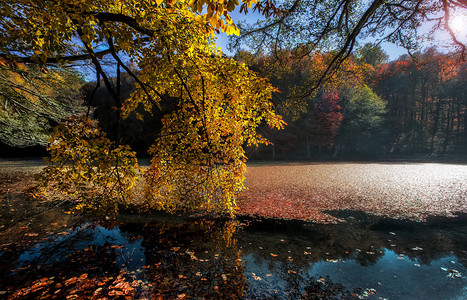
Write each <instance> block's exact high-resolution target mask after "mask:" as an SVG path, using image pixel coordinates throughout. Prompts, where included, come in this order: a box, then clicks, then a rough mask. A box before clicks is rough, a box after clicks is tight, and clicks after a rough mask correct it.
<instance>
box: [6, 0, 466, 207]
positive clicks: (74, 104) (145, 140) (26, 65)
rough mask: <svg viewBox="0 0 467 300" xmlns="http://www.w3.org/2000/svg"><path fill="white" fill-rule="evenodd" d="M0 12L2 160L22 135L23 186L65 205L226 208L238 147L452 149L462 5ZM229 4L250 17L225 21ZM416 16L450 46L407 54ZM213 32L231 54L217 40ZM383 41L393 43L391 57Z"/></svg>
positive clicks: (256, 151)
mask: <svg viewBox="0 0 467 300" xmlns="http://www.w3.org/2000/svg"><path fill="white" fill-rule="evenodd" d="M0 8H1V10H2V20H1V21H0V30H1V31H2V33H3V34H2V37H1V38H0V76H1V79H2V80H1V83H0V101H1V103H0V107H1V108H0V141H1V143H2V144H1V145H2V146H1V149H2V155H4V156H7V155H9V156H12V155H19V154H21V151H20V150H17V149H22V148H24V147H32V148H31V151H33V152H29V153H27V155H29V156H31V155H35V154H31V153H37V154H38V155H39V156H46V157H47V158H48V166H47V167H45V168H44V169H43V171H42V172H41V176H39V177H40V178H38V181H39V182H40V184H39V186H40V188H39V187H38V188H39V190H38V194H37V195H36V196H38V195H42V196H44V197H46V198H47V197H51V193H52V194H53V193H55V192H60V193H64V194H65V195H66V197H71V198H73V199H76V200H77V202H76V203H77V206H76V208H77V210H78V211H88V210H90V211H95V212H96V214H98V213H100V212H103V214H104V215H106V214H109V213H112V212H117V210H118V208H119V207H121V206H127V205H133V204H135V203H139V204H138V205H140V206H141V205H142V204H141V203H140V202H139V201H138V200H135V199H136V198H135V197H136V195H143V194H144V196H142V199H140V200H141V201H142V202H144V205H142V206H144V207H149V208H151V209H156V210H164V211H168V212H175V211H180V210H182V211H184V210H189V211H190V210H202V211H208V212H221V213H228V214H230V215H234V212H235V209H236V199H237V196H238V195H239V194H240V193H241V192H242V191H243V190H244V189H245V182H244V180H245V174H246V173H245V171H246V162H247V160H248V159H266V160H276V159H283V160H296V159H301V160H312V159H355V158H365V159H368V158H385V157H410V156H419V157H428V158H430V157H446V156H459V155H462V154H463V153H464V152H465V145H466V131H465V120H466V90H465V89H466V85H465V80H466V79H465V72H466V70H465V68H466V65H465V63H464V62H465V55H466V47H465V44H464V41H463V31H462V26H459V24H461V25H462V24H463V22H464V21H463V14H462V12H463V10H464V9H466V8H467V5H466V3H465V2H463V1H457V0H442V1H428V0H417V1H408V0H399V1H396V0H394V1H383V0H373V1H369V2H368V3H365V4H363V3H359V1H354V0H342V1H337V2H334V1H313V0H295V1H292V2H288V1H277V2H276V1H269V0H266V1H257V0H247V1H243V2H242V3H240V2H239V1H237V0H228V1H210V0H195V1H189V2H185V1H184V0H180V1H172V0H170V1H169V0H168V1H164V0H161V1H159V0H156V2H155V3H153V2H152V1H140V0H132V1H124V2H120V1H114V2H113V1H104V0H102V1H82V2H80V3H75V2H73V1H68V0H54V1H48V2H47V3H45V6H40V5H39V6H38V5H37V3H36V1H35V0H20V1H15V0H8V1H6V2H2V4H0ZM235 13H240V14H245V15H248V14H251V13H256V14H259V15H261V18H259V19H258V20H256V21H253V22H249V23H248V22H247V23H244V22H237V23H235V21H234V20H233V19H232V16H234V14H235ZM459 21H460V23H459ZM422 24H423V26H425V27H426V26H429V27H431V29H432V31H434V30H441V29H442V30H444V31H445V33H446V34H448V36H449V37H450V39H449V42H448V43H449V48H448V49H449V51H447V52H446V51H445V52H438V51H437V50H436V49H435V48H429V49H427V50H422V49H423V43H422V42H423V41H424V39H427V38H429V36H430V33H428V34H423V33H419V30H418V29H419V28H420V27H421V26H422ZM456 24H457V25H456ZM220 32H224V33H226V34H227V35H230V36H231V43H230V47H231V48H232V49H235V50H236V51H237V52H236V54H235V55H234V56H233V57H228V56H226V55H225V54H224V53H223V52H222V49H220V48H219V47H217V45H216V33H220ZM368 38H370V39H373V40H374V43H363V42H362V41H364V40H365V39H368ZM383 40H384V41H390V42H393V43H395V44H398V45H399V46H403V47H405V48H406V49H407V51H408V55H407V56H402V57H400V58H399V59H397V60H396V61H388V58H387V55H386V53H385V52H384V50H383V49H382V48H381V47H380V46H378V43H379V42H381V41H383ZM245 46H247V49H255V51H250V52H248V51H245V50H244V47H245ZM44 147H46V150H47V151H48V152H47V153H44V151H43V150H41V149H43V148H44ZM23 151H24V150H23ZM26 151H27V150H26ZM145 156H149V157H151V161H150V167H149V168H147V169H145V170H143V169H142V168H141V167H140V166H139V164H138V157H145ZM140 180H143V181H144V184H143V186H144V187H143V191H137V189H136V187H137V186H139V185H138V182H139V181H140Z"/></svg>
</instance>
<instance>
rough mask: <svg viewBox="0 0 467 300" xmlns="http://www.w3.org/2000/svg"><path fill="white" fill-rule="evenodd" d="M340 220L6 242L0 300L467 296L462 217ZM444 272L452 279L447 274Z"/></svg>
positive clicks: (156, 222) (90, 231) (165, 222)
mask: <svg viewBox="0 0 467 300" xmlns="http://www.w3.org/2000/svg"><path fill="white" fill-rule="evenodd" d="M338 217H339V218H341V219H345V220H346V221H347V222H346V223H343V224H326V225H319V224H312V223H305V222H293V221H282V222H279V221H272V220H257V219H242V220H241V221H237V220H222V219H203V218H196V219H193V218H190V219H185V218H176V217H170V218H165V217H164V218H162V217H161V218H158V219H152V220H141V219H132V218H126V219H123V218H122V219H121V220H120V221H119V223H118V224H114V225H106V226H101V225H93V224H90V223H86V224H84V225H80V226H78V227H76V228H74V229H72V230H69V231H67V232H65V233H64V232H58V233H60V234H58V233H57V234H50V235H49V236H46V235H43V236H44V238H46V239H45V240H43V241H39V242H37V243H36V244H35V245H34V246H28V247H25V248H22V247H21V246H20V245H19V244H16V245H15V244H9V245H8V244H5V245H2V248H1V252H0V260H1V266H0V268H1V269H0V271H1V272H2V273H1V275H0V277H1V278H0V293H1V295H0V297H5V298H10V299H37V298H41V297H44V298H51V299H54V298H55V299H65V298H66V297H69V298H70V299H72V298H91V299H99V298H103V297H107V298H121V299H125V298H127V299H133V298H150V299H178V298H193V297H196V298H200V299H201V298H207V299H220V298H222V299H239V298H245V299H256V298H259V299H267V298H271V299H274V298H277V299H284V298H288V299H332V298H333V297H334V298H336V299H352V298H355V297H363V296H365V297H366V296H368V297H370V299H371V297H376V298H377V297H383V298H420V297H421V298H423V297H427V296H428V297H429V298H431V299H437V298H439V299H451V298H456V297H458V298H462V297H464V296H466V295H465V293H466V287H467V281H466V279H465V276H463V275H462V274H464V273H465V267H464V266H465V265H466V259H467V253H466V250H467V238H466V237H467V222H466V217H465V216H460V217H459V218H457V219H456V220H453V219H437V220H432V221H431V222H427V223H415V222H406V221H394V220H389V219H380V218H377V217H371V216H368V215H363V214H357V213H348V212H347V213H340V215H339V216H338ZM39 234H41V233H39ZM39 236H42V235H39ZM444 269H445V270H444ZM452 270H455V271H457V272H459V273H454V274H455V275H456V274H459V276H451V277H449V275H450V274H453V273H452ZM327 276H329V277H327ZM374 292H378V295H377V296H375V295H372V294H374Z"/></svg>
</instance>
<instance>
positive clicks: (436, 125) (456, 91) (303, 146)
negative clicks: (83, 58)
mask: <svg viewBox="0 0 467 300" xmlns="http://www.w3.org/2000/svg"><path fill="white" fill-rule="evenodd" d="M280 56H281V57H280V58H281V59H280V60H277V57H272V56H268V55H262V56H261V55H259V56H255V55H253V54H251V53H248V52H245V51H242V52H238V53H237V55H235V57H234V58H235V59H236V60H237V61H239V62H242V63H246V64H247V65H248V66H249V67H250V68H251V69H252V70H254V71H255V72H257V73H259V75H260V76H264V77H267V78H269V80H270V81H271V83H272V85H273V86H275V87H277V88H278V89H279V91H278V92H276V93H274V94H273V102H274V105H275V107H276V110H277V111H278V113H279V114H281V115H282V116H283V117H284V120H285V121H286V122H287V124H288V125H287V126H286V127H285V128H284V129H283V130H271V129H270V128H269V127H268V126H260V128H259V132H260V134H261V135H262V136H264V137H266V138H267V139H269V140H270V141H271V144H269V145H261V146H260V147H248V148H247V149H246V150H247V155H248V157H249V158H250V159H260V160H274V159H282V160H284V159H292V160H293V159H299V160H314V159H366V158H368V159H376V158H385V157H410V158H413V157H436V158H440V157H444V156H447V157H452V156H459V155H462V154H463V153H465V150H466V149H467V131H466V130H465V124H466V121H467V114H466V109H467V76H466V75H467V63H465V62H463V61H461V60H459V59H458V57H453V56H451V55H449V54H443V53H439V52H437V51H436V50H435V49H427V50H425V51H424V52H419V53H415V54H414V55H413V56H412V57H409V56H408V55H404V56H401V57H400V58H399V59H397V60H395V61H388V56H387V55H386V54H385V53H384V51H383V50H382V49H381V48H379V47H378V46H374V45H372V44H367V45H365V46H364V47H362V49H361V50H360V51H358V52H357V53H356V54H355V55H354V56H352V57H351V58H349V59H348V60H347V61H346V63H345V64H344V66H343V69H342V70H341V71H339V72H337V73H335V74H334V77H335V78H334V80H333V81H331V82H330V83H328V84H323V85H322V86H321V87H320V88H319V90H316V91H315V92H314V93H308V94H307V88H308V87H309V84H310V82H311V81H313V80H316V76H318V75H319V72H322V70H323V68H325V66H326V63H327V60H328V59H329V56H330V55H328V54H320V53H316V54H315V55H314V56H310V55H305V56H303V55H300V53H299V52H298V51H283V52H281V53H280ZM22 68H23V72H22V73H17V72H16V73H8V72H9V71H8V69H7V68H6V67H5V66H3V67H2V72H1V74H0V75H2V78H4V79H5V80H6V79H7V80H9V82H15V83H16V84H18V86H19V84H20V83H23V89H27V88H31V89H32V88H34V89H35V90H34V91H35V92H36V94H37V95H36V96H35V97H36V98H37V99H38V101H43V103H44V104H42V106H40V107H41V109H40V110H35V111H34V113H31V111H33V110H34V109H35V108H36V107H39V106H38V105H37V104H35V103H37V101H36V100H35V99H32V98H33V97H34V96H31V94H30V93H26V92H22V90H20V89H16V90H15V89H12V88H11V86H12V85H11V84H10V85H6V84H4V85H3V86H2V87H0V88H2V94H1V95H2V97H0V99H1V100H2V105H1V108H0V112H1V113H2V115H1V124H0V125H1V126H5V128H6V127H7V126H6V125H8V128H10V130H13V131H12V132H9V131H6V130H2V132H3V135H2V136H1V137H0V138H1V143H2V146H1V149H2V155H4V156H8V155H10V156H11V155H20V156H21V155H25V156H37V155H39V156H40V155H44V154H45V151H44V150H45V146H46V145H47V143H48V139H49V138H50V134H51V130H52V128H53V126H55V125H57V124H58V120H59V119H60V118H63V117H66V116H68V115H72V114H80V113H81V114H83V113H85V112H86V111H87V112H88V114H91V115H92V117H93V118H95V119H97V120H98V122H99V126H100V127H101V128H102V129H103V130H104V132H106V133H107V135H108V136H109V137H114V136H116V135H118V134H119V136H120V142H121V143H122V144H127V145H130V146H131V147H132V149H135V150H136V151H137V153H138V156H140V157H145V156H147V155H148V153H147V151H148V149H149V147H150V146H151V145H152V143H153V141H154V140H155V139H156V138H157V136H158V135H159V134H160V131H161V128H162V124H161V118H157V117H156V118H155V117H150V116H151V115H152V116H154V114H155V113H156V111H154V109H153V110H152V111H151V110H149V111H148V110H145V109H144V107H143V106H139V107H137V108H136V109H135V111H134V112H132V113H131V114H130V115H129V116H128V117H127V118H125V119H123V120H120V121H119V122H120V124H119V126H118V127H117V126H116V123H117V119H118V118H119V117H118V115H117V114H116V112H115V109H114V108H115V105H116V103H115V100H114V99H113V98H112V96H111V95H110V94H109V92H108V91H107V89H106V87H105V86H104V84H101V85H100V86H99V87H98V88H97V89H95V88H94V87H95V85H96V82H85V81H83V79H81V78H80V77H79V75H78V74H77V73H76V72H75V73H73V72H71V71H66V70H61V69H56V70H52V71H50V72H49V73H48V74H43V73H41V72H40V71H39V70H36V69H34V68H33V67H30V68H27V67H26V65H23V67H22ZM12 74H15V76H17V77H13V75H12ZM18 74H21V78H19V77H18V76H19V75H18ZM59 75H60V76H59ZM65 75H66V76H65ZM8 76H9V77H8ZM51 78H54V81H51ZM47 80H48V81H47ZM24 82H29V83H30V86H29V85H24ZM111 82H112V85H114V86H115V84H116V82H115V78H113V79H112V78H111ZM52 89H53V90H52ZM134 90H135V80H134V79H133V78H132V77H131V76H130V75H128V74H127V73H122V75H121V93H122V97H123V98H124V99H126V98H128V97H129V96H130V95H131V93H132V92H134ZM12 93H14V95H13V96H14V97H13V96H12ZM54 107H55V108H56V109H55V110H52V108H54ZM174 108H175V107H171V106H162V109H163V110H164V114H162V115H165V114H167V113H169V112H170V111H172V110H173V109H174ZM15 118H16V121H15ZM18 119H21V120H23V121H21V123H20V122H19V121H18ZM25 119H26V120H28V121H27V122H25V121H24V120H25ZM143 120H144V121H143ZM15 124H16V125H15ZM17 124H20V125H21V124H22V125H21V127H22V128H21V129H19V128H17V129H15V127H14V126H16V127H18V126H19V125H17ZM24 124H26V125H28V126H26V127H25V125H24ZM13 125H14V126H13ZM117 128H118V131H119V132H120V133H117ZM31 146H32V147H31ZM25 147H26V148H25ZM23 149H25V150H23Z"/></svg>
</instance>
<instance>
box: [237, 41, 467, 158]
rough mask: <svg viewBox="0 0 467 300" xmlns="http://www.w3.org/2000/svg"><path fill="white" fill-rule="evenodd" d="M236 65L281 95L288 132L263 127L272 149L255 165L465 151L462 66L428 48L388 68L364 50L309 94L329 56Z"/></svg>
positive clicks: (286, 56) (262, 150)
mask: <svg viewBox="0 0 467 300" xmlns="http://www.w3.org/2000/svg"><path fill="white" fill-rule="evenodd" d="M279 55H280V57H279V59H277V57H273V56H272V55H271V56H267V55H265V56H259V57H256V56H253V55H252V54H250V53H247V52H242V53H239V54H237V56H236V58H237V59H239V60H240V61H243V62H245V63H247V64H248V65H249V66H250V67H251V68H252V69H254V70H255V71H257V72H259V73H260V74H261V75H262V76H266V77H268V78H270V80H271V82H272V84H273V85H274V86H277V87H278V88H279V89H280V93H276V94H274V96H273V100H274V103H275V105H276V108H277V110H278V112H279V113H280V114H281V115H282V116H283V117H284V119H285V121H286V122H287V123H288V126H286V127H285V129H284V130H281V131H271V130H268V128H267V127H265V126H263V127H261V132H262V134H264V135H265V136H267V138H268V139H270V140H271V142H272V144H271V145H268V146H264V145H263V146H261V147H259V148H257V149H253V148H251V149H249V151H248V154H249V157H250V158H253V159H266V160H269V159H366V158H369V159H375V158H385V157H394V158H416V157H432V158H442V157H454V156H462V155H463V154H464V153H465V150H466V149H467V131H466V129H465V124H466V121H467V114H466V108H467V77H466V75H467V63H466V62H464V61H462V60H459V59H458V57H454V56H452V55H449V54H443V53H439V52H437V51H436V50H435V49H427V50H425V51H423V52H417V53H415V54H413V55H412V56H411V57H409V56H408V55H403V56H401V57H399V59H397V60H395V61H388V60H387V55H386V54H385V53H384V51H383V50H382V49H381V48H379V47H377V46H374V45H371V44H367V45H365V46H364V47H362V49H361V50H360V51H358V52H357V53H356V54H355V55H354V56H352V57H350V58H349V59H348V60H347V61H346V63H345V64H344V65H343V69H342V70H340V71H339V72H336V73H335V74H334V75H333V76H334V77H335V78H334V80H333V81H332V83H330V84H323V85H322V86H321V87H320V88H319V89H318V90H316V91H314V93H309V92H307V89H309V86H310V82H312V81H313V80H316V79H315V77H316V76H318V75H317V73H319V71H321V70H322V69H323V68H324V67H325V65H326V60H327V54H315V55H314V56H305V57H304V56H301V55H300V52H299V51H293V50H292V51H283V52H281V53H280V54H279Z"/></svg>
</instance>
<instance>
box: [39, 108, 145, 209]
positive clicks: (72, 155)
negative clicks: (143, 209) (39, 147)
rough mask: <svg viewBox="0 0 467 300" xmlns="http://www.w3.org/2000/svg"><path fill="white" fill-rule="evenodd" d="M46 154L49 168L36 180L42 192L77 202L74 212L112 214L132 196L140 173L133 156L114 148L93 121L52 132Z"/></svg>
mask: <svg viewBox="0 0 467 300" xmlns="http://www.w3.org/2000/svg"><path fill="white" fill-rule="evenodd" d="M48 151H49V152H50V161H49V166H47V167H46V168H44V170H43V171H42V173H41V174H40V177H39V179H40V181H41V182H42V184H43V187H44V188H43V189H42V191H43V192H44V193H47V191H48V190H49V191H50V190H52V191H58V192H61V193H65V194H66V195H68V196H72V197H74V198H76V199H77V200H78V204H77V206H76V207H75V209H76V211H83V210H85V209H91V210H94V211H96V212H98V213H114V212H116V211H117V208H118V205H121V204H124V205H125V204H128V201H129V200H130V199H131V197H132V196H133V195H132V192H133V187H134V185H135V183H136V181H137V178H138V176H137V170H138V169H139V167H138V164H137V160H136V154H135V152H132V151H130V149H129V147H127V146H115V144H114V143H112V142H111V141H110V140H109V139H108V138H107V137H106V136H105V134H104V133H102V132H101V131H100V130H99V128H98V127H97V124H96V122H95V121H92V120H90V119H88V118H86V117H71V118H69V119H68V120H66V121H65V122H63V123H62V124H61V125H59V126H57V127H55V128H54V133H53V136H52V138H51V140H50V145H49V147H48ZM45 187H47V189H46V188H45Z"/></svg>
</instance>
